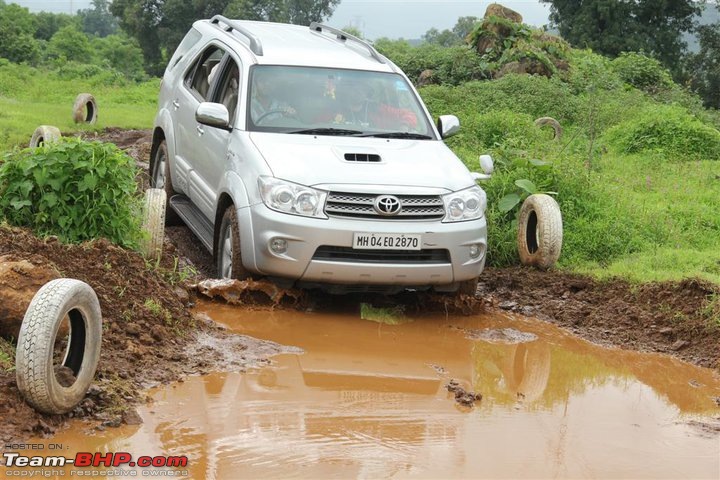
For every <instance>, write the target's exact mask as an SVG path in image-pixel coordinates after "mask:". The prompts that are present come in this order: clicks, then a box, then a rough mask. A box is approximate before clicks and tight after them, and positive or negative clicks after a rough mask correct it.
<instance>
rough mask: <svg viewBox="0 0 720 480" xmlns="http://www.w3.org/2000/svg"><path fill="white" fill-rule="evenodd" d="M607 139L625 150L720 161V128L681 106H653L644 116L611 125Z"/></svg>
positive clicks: (625, 151) (609, 142)
mask: <svg viewBox="0 0 720 480" xmlns="http://www.w3.org/2000/svg"><path fill="white" fill-rule="evenodd" d="M605 139H606V141H607V142H608V144H610V145H611V146H613V147H615V148H616V149H618V150H619V151H620V152H623V153H640V152H653V153H656V154H660V155H665V156H672V157H675V158H678V159H681V160H683V159H693V160H720V131H718V130H717V129H715V128H713V127H711V126H709V125H706V124H704V123H703V122H701V121H700V120H698V119H696V118H695V117H693V116H692V115H690V114H688V113H687V112H686V111H685V110H684V109H681V108H678V107H661V106H656V107H653V108H652V109H649V110H647V111H646V112H645V113H644V115H642V116H641V117H639V118H637V119H633V120H629V121H626V122H623V123H620V124H618V125H616V126H615V127H613V128H611V129H610V130H608V132H607V134H606V135H605Z"/></svg>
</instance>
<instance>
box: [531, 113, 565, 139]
mask: <svg viewBox="0 0 720 480" xmlns="http://www.w3.org/2000/svg"><path fill="white" fill-rule="evenodd" d="M535 125H537V126H538V127H544V126H546V125H549V126H551V127H552V129H553V131H554V132H555V136H554V137H553V138H554V139H555V140H560V139H561V138H562V134H563V129H562V127H561V126H560V122H558V121H557V120H555V119H554V118H552V117H540V118H538V119H537V120H535Z"/></svg>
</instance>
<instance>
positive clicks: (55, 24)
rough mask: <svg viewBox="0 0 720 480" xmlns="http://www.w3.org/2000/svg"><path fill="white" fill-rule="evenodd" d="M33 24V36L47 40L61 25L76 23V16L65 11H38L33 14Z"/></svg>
mask: <svg viewBox="0 0 720 480" xmlns="http://www.w3.org/2000/svg"><path fill="white" fill-rule="evenodd" d="M35 25H36V28H35V38H37V39H38V40H45V41H49V40H50V39H51V38H52V36H53V35H55V32H57V31H58V30H60V29H61V28H62V27H66V26H68V25H78V23H77V17H73V16H72V15H68V14H67V13H50V12H39V13H36V14H35Z"/></svg>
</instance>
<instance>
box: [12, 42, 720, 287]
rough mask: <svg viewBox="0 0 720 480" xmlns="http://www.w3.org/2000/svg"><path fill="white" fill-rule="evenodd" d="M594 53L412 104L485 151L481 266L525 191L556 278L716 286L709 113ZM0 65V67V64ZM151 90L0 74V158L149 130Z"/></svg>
mask: <svg viewBox="0 0 720 480" xmlns="http://www.w3.org/2000/svg"><path fill="white" fill-rule="evenodd" d="M596 57H597V56H593V55H592V54H584V55H579V57H578V58H577V59H575V60H574V61H573V64H572V69H571V71H570V74H569V77H568V78H565V79H557V78H553V79H547V78H545V77H530V76H518V75H508V76H506V77H504V78H502V79H500V80H493V81H475V82H467V83H463V84H461V85H458V86H437V85H436V86H428V87H424V88H422V89H420V93H421V95H422V97H423V98H424V100H425V101H426V103H427V104H428V107H429V108H430V110H431V112H432V113H433V115H435V116H437V115H441V114H456V115H457V116H458V117H459V118H460V120H461V124H462V127H461V133H460V134H458V135H457V136H455V137H453V138H451V139H449V140H448V145H449V146H450V147H451V148H452V149H453V150H454V151H455V152H456V153H457V154H458V156H459V157H460V158H461V159H462V160H463V161H465V163H466V164H468V166H469V167H470V168H471V169H474V170H478V169H479V168H478V161H477V158H478V155H479V154H481V153H491V154H492V155H493V157H494V158H495V161H496V173H495V174H494V176H493V178H492V179H491V180H490V181H488V182H486V183H484V184H483V187H484V188H486V190H487V192H488V199H489V209H488V220H489V224H490V239H489V244H490V248H489V260H490V263H491V264H493V265H497V266H503V265H512V264H515V263H517V261H518V257H517V252H516V241H515V232H516V223H515V215H516V212H517V209H515V210H513V211H510V212H502V211H501V210H500V209H499V206H498V201H499V199H500V198H502V197H503V196H505V195H506V194H508V193H513V192H514V193H522V192H520V191H518V189H517V187H516V186H515V181H516V180H519V179H529V180H531V181H532V182H534V183H535V184H536V185H537V187H538V190H540V191H554V192H558V195H557V197H556V198H557V200H558V202H559V203H560V205H561V208H562V212H563V221H564V228H565V237H564V245H563V253H562V256H561V260H560V268H563V269H568V270H572V271H577V272H582V273H587V274H591V275H593V276H595V277H598V278H610V277H613V276H620V277H624V278H628V279H631V280H634V281H656V280H678V279H682V278H686V277H699V278H703V279H706V280H709V281H712V282H715V283H718V284H720V214H719V213H718V212H720V131H718V125H720V120H719V119H720V115H718V112H710V111H706V110H703V109H702V108H701V107H700V106H699V102H698V101H697V99H695V98H694V97H692V96H691V95H689V94H687V93H686V92H684V91H682V90H681V89H679V88H678V87H675V86H673V87H672V88H669V89H665V90H662V91H653V92H647V91H642V90H638V89H636V88H634V87H631V86H629V85H627V84H626V83H624V82H623V81H620V80H619V79H618V76H617V74H616V73H615V72H613V71H612V70H611V69H609V67H608V66H607V64H606V63H604V62H603V61H602V60H598V58H599V57H597V58H596ZM0 62H1V61H0ZM158 88H159V80H153V81H150V82H146V83H142V84H134V83H126V82H123V81H121V80H118V79H115V78H110V79H108V78H104V77H102V76H100V77H97V76H94V77H90V78H66V76H63V75H59V74H57V73H52V72H50V73H47V72H45V73H44V72H40V71H36V70H34V69H31V68H29V67H21V66H16V65H12V64H7V63H5V64H3V63H0V149H9V148H12V147H14V146H16V145H19V146H24V145H26V144H27V142H28V140H29V138H30V136H31V134H32V132H33V130H34V129H35V128H36V127H37V126H38V125H41V124H51V125H55V126H57V127H59V128H60V129H61V131H63V132H65V133H70V132H74V131H78V130H99V129H102V128H105V127H108V126H112V127H121V128H150V127H151V126H152V120H153V116H154V114H155V110H156V101H157V91H158ZM80 92H90V93H93V94H94V95H95V97H96V98H97V101H98V105H99V115H100V116H99V122H98V124H97V125H94V126H80V127H78V126H77V125H75V124H73V123H72V119H71V109H72V103H73V101H74V98H75V96H76V95H77V94H78V93H80ZM542 116H551V117H554V118H556V119H557V120H558V121H559V122H560V123H561V124H562V125H563V127H564V129H565V132H564V136H563V137H562V139H561V140H559V141H557V140H553V139H552V135H551V133H550V132H549V131H548V130H541V129H540V128H538V127H536V126H534V124H533V121H534V119H536V118H538V117H542Z"/></svg>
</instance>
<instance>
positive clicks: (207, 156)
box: [195, 54, 242, 220]
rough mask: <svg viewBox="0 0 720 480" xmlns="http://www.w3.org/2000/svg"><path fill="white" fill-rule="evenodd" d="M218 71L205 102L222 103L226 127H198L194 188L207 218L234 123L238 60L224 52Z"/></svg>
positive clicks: (199, 205)
mask: <svg viewBox="0 0 720 480" xmlns="http://www.w3.org/2000/svg"><path fill="white" fill-rule="evenodd" d="M218 71H219V74H218V78H217V79H216V83H215V85H214V88H213V90H212V92H211V94H210V97H209V101H211V102H214V103H220V104H223V105H225V107H226V108H227V109H228V113H229V114H230V117H229V118H230V130H227V129H222V128H215V127H210V126H207V125H203V126H202V128H201V131H202V132H201V133H200V136H201V141H200V142H198V144H197V148H199V149H200V152H199V156H198V160H197V162H195V167H196V168H195V170H196V173H197V182H198V184H197V190H198V195H199V197H201V199H199V200H198V203H197V206H198V207H199V208H200V209H201V210H202V211H203V212H204V213H205V214H206V215H207V216H208V218H210V219H211V220H212V219H214V215H215V212H214V208H215V201H216V199H217V192H218V188H219V187H220V180H221V179H222V176H223V174H224V172H225V170H226V165H227V162H228V155H230V152H229V150H228V144H229V142H230V135H231V132H232V130H231V129H232V128H233V127H234V126H235V125H236V122H237V114H238V112H237V111H238V101H239V98H240V89H241V85H242V81H241V80H242V79H241V77H240V72H241V71H242V69H241V68H240V65H239V62H238V61H237V60H235V59H234V58H233V57H232V56H231V55H229V54H226V55H225V57H224V58H223V61H222V63H221V64H220V66H219V68H218Z"/></svg>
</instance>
